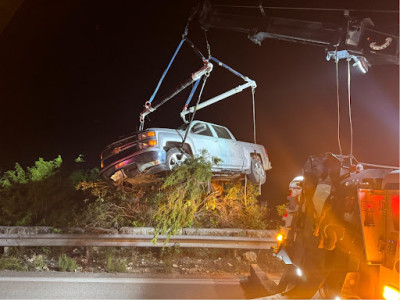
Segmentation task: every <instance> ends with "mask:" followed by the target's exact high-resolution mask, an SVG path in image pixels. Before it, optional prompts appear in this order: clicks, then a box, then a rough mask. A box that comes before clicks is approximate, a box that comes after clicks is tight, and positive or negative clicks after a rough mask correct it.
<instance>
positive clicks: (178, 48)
mask: <svg viewBox="0 0 400 300" xmlns="http://www.w3.org/2000/svg"><path fill="white" fill-rule="evenodd" d="M184 41H185V38H183V39H182V40H181V42H180V43H179V45H178V47H177V48H176V50H175V53H174V55H173V56H172V58H171V61H170V62H169V64H168V67H167V68H166V69H165V71H164V73H163V74H162V76H161V79H160V81H159V82H158V84H157V87H156V89H155V90H154V93H153V95H151V97H150V100H149V101H148V104H151V102H153V100H154V97H155V96H156V94H157V92H158V89H159V88H160V86H161V83H162V82H163V80H164V77H165V75H167V73H168V70H169V68H170V67H171V65H172V62H173V61H174V59H175V57H176V55H177V54H178V52H179V50H180V49H181V47H182V45H183V42H184Z"/></svg>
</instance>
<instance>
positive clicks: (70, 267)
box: [58, 253, 78, 272]
mask: <svg viewBox="0 0 400 300" xmlns="http://www.w3.org/2000/svg"><path fill="white" fill-rule="evenodd" d="M58 266H59V267H60V270H61V271H62V272H65V271H68V272H74V271H75V270H76V269H77V268H78V264H77V262H76V260H75V259H74V258H71V257H69V256H67V255H66V254H65V253H63V254H61V255H60V256H59V257H58Z"/></svg>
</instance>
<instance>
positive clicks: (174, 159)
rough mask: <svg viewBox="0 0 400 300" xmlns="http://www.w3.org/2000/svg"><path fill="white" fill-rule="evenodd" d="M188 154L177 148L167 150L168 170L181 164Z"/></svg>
mask: <svg viewBox="0 0 400 300" xmlns="http://www.w3.org/2000/svg"><path fill="white" fill-rule="evenodd" d="M188 158H190V155H189V154H187V153H186V152H185V151H183V150H179V149H178V148H172V149H169V150H168V151H167V158H166V165H167V168H168V169H169V170H173V169H174V168H175V167H177V166H179V165H181V164H182V163H183V162H184V161H185V160H187V159H188Z"/></svg>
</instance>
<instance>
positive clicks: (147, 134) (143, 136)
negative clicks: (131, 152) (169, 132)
mask: <svg viewBox="0 0 400 300" xmlns="http://www.w3.org/2000/svg"><path fill="white" fill-rule="evenodd" d="M153 136H156V133H155V132H154V131H146V132H143V133H141V134H139V140H144V139H147V138H149V137H153Z"/></svg>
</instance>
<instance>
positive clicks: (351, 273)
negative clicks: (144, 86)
mask: <svg viewBox="0 0 400 300" xmlns="http://www.w3.org/2000/svg"><path fill="white" fill-rule="evenodd" d="M345 160H346V158H345V157H343V156H338V155H333V154H331V153H326V154H323V155H315V156H310V157H309V159H308V161H307V162H306V164H305V166H304V181H302V191H301V195H300V198H298V201H296V202H297V203H296V208H295V209H293V207H292V208H291V210H290V212H289V213H288V214H290V216H288V217H289V219H290V222H287V227H286V228H285V230H283V231H282V234H283V236H284V238H283V239H282V242H281V243H279V247H278V248H277V250H276V255H277V256H278V257H280V258H281V259H283V261H284V262H285V263H286V264H287V269H286V271H285V273H284V275H283V276H282V279H281V281H280V284H279V286H278V290H276V291H275V292H280V293H282V294H283V295H286V296H287V297H288V298H312V297H317V298H335V297H341V298H352V299H353V298H362V299H381V298H385V299H396V298H393V297H391V296H389V294H392V295H397V297H398V296H400V292H399V174H400V173H399V170H393V169H365V170H359V172H357V171H355V168H354V167H352V166H347V167H346V165H345ZM292 206H293V205H292Z"/></svg>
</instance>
